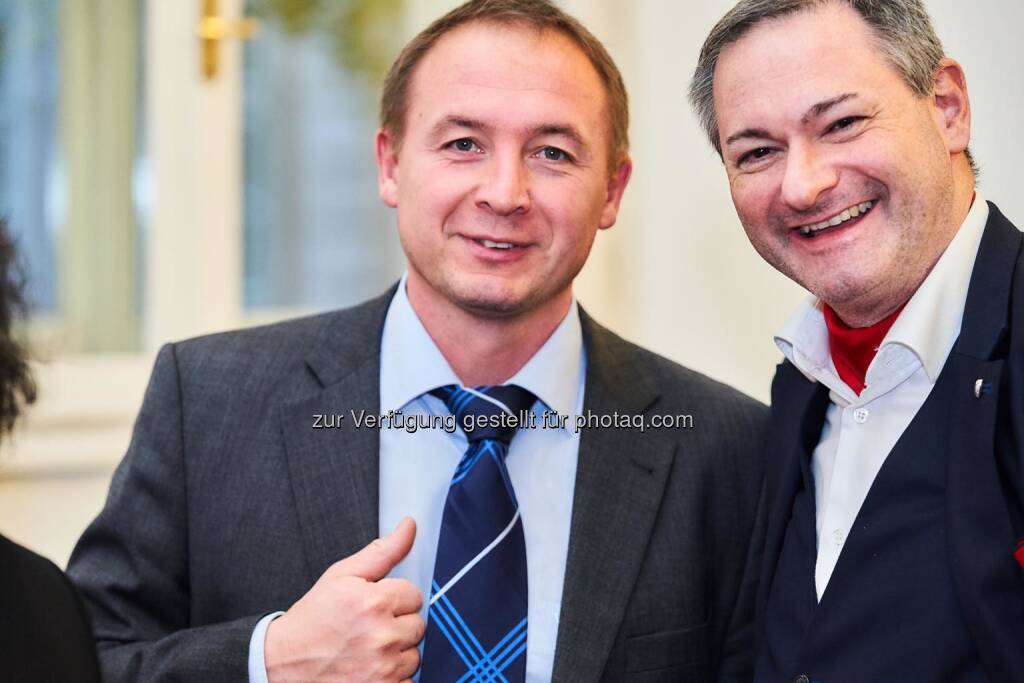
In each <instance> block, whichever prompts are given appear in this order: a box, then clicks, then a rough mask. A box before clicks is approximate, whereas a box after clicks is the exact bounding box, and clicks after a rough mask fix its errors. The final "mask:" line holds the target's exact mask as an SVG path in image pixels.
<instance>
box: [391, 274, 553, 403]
mask: <svg viewBox="0 0 1024 683" xmlns="http://www.w3.org/2000/svg"><path fill="white" fill-rule="evenodd" d="M406 293H407V294H408V297H409V303H410V304H411V305H412V309H413V311H415V312H416V315H417V317H419V319H420V322H422V323H423V327H424V328H425V329H426V330H427V334H429V335H430V338H431V339H432V340H433V341H434V344H436V345H437V348H438V349H439V350H440V351H441V355H443V356H444V358H445V360H446V361H448V365H450V366H451V368H452V370H454V371H455V374H456V375H457V376H458V378H459V381H460V382H462V384H463V385H465V386H479V385H482V384H502V383H504V382H506V381H508V379H509V378H510V377H512V376H513V375H515V374H516V373H517V372H519V370H520V369H522V367H523V366H524V365H526V363H527V362H528V361H529V360H530V358H532V357H533V355H534V354H535V353H537V351H538V350H540V347H541V346H543V345H544V342H546V341H547V340H548V338H549V337H550V336H551V334H552V333H553V332H554V331H555V329H556V328H557V327H558V325H559V324H560V323H561V322H562V320H563V319H564V318H565V315H566V313H567V312H568V311H569V306H570V304H571V303H572V290H571V289H569V288H567V289H566V290H565V291H564V292H562V293H560V294H558V295H557V296H555V297H554V298H552V299H551V300H549V301H546V302H544V303H543V304H541V305H540V306H538V307H537V308H535V309H533V310H530V311H527V312H524V313H520V314H513V315H509V316H499V315H490V316H489V315H484V314H481V313H478V312H473V311H467V310H466V309H464V308H462V307H460V306H458V305H457V304H455V303H454V302H452V301H450V300H449V299H447V298H445V297H444V296H442V295H441V294H439V293H437V292H436V291H435V290H434V289H433V288H431V287H430V286H429V285H428V284H427V283H426V282H425V281H424V280H423V279H422V278H421V277H419V276H418V275H417V274H415V272H414V271H413V270H412V269H410V271H409V277H408V280H407V281H406Z"/></svg>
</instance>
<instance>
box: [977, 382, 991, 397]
mask: <svg viewBox="0 0 1024 683" xmlns="http://www.w3.org/2000/svg"><path fill="white" fill-rule="evenodd" d="M990 391H992V385H991V384H989V383H988V382H986V381H985V380H983V379H977V380H975V381H974V398H981V397H982V396H983V395H984V394H987V393H988V392H990Z"/></svg>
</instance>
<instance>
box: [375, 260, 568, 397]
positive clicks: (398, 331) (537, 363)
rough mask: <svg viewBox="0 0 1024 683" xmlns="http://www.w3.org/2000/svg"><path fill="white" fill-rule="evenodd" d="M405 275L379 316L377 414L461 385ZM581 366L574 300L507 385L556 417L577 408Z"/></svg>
mask: <svg viewBox="0 0 1024 683" xmlns="http://www.w3.org/2000/svg"><path fill="white" fill-rule="evenodd" d="M406 278H407V276H406V275H403V276H402V280H401V282H399V284H398V290H397V291H396V292H395V296H394V297H393V298H392V299H391V304H390V306H389V307H388V312H387V316H386V317H385V318H384V330H383V334H382V337H381V347H380V348H381V364H380V407H381V411H382V412H387V411H389V410H396V411H397V410H400V409H401V408H403V407H404V406H405V405H406V404H408V403H409V402H410V401H413V400H415V399H417V398H419V397H420V396H422V395H423V394H425V393H427V392H428V391H430V390H432V389H436V388H437V387H440V386H444V385H446V384H456V385H458V384H461V382H460V381H459V378H458V376H457V375H456V374H455V371H454V370H452V368H451V366H450V365H448V361H447V360H445V358H444V356H443V355H442V354H441V351H440V350H439V349H438V348H437V345H436V344H434V340H433V339H431V338H430V335H429V334H428V333H427V330H426V328H425V327H423V323H422V322H421V321H420V319H419V316H417V315H416V312H415V311H414V310H413V308H412V304H410V303H409V297H408V296H407V295H406V292H405V284H406ZM585 367H586V360H585V356H584V353H583V328H582V326H581V324H580V316H579V307H578V306H577V304H576V300H575V299H573V301H572V304H571V305H570V306H569V311H568V313H567V314H566V316H565V318H563V319H562V322H561V323H559V325H558V327H557V328H555V331H554V332H553V333H552V334H551V336H550V337H548V340H547V341H546V342H544V345H543V346H541V347H540V349H539V350H538V351H537V353H535V354H533V357H531V358H530V360H529V361H527V363H526V365H524V366H523V367H522V368H520V369H519V372H517V373H516V374H515V375H514V376H513V377H512V378H511V379H509V380H508V382H507V383H508V384H517V385H519V386H521V387H523V388H524V389H528V390H529V391H530V392H532V393H533V394H534V395H535V396H537V397H538V398H539V399H540V400H541V402H543V403H544V404H545V405H546V406H547V407H548V408H550V409H551V410H553V411H555V412H557V413H559V414H561V415H572V414H575V413H576V412H577V411H578V409H579V405H580V399H581V397H582V378H583V377H584V374H585Z"/></svg>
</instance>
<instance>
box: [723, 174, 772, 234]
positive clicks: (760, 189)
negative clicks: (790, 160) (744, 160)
mask: <svg viewBox="0 0 1024 683" xmlns="http://www.w3.org/2000/svg"><path fill="white" fill-rule="evenodd" d="M730 191H731V193H732V203H733V205H734V206H735V207H736V213H737V215H739V217H740V220H741V221H742V222H743V225H744V227H746V228H747V230H748V233H749V231H750V230H751V229H754V228H755V226H757V225H759V224H762V223H765V222H766V221H767V216H768V212H769V210H770V208H771V205H772V197H773V196H774V195H776V194H777V193H773V190H772V184H771V182H770V181H769V180H768V178H767V177H766V176H740V177H737V178H735V179H733V181H732V183H730Z"/></svg>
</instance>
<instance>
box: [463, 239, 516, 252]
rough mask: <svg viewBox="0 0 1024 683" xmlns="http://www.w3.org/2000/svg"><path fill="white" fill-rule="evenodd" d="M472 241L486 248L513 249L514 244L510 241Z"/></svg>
mask: <svg viewBox="0 0 1024 683" xmlns="http://www.w3.org/2000/svg"><path fill="white" fill-rule="evenodd" d="M473 241H474V242H476V243H477V244H479V245H480V246H481V247H487V248H488V249H502V250H506V249H515V248H516V245H515V244H512V243H511V242H493V241H491V240H482V239H481V240H478V239H474V240H473Z"/></svg>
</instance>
